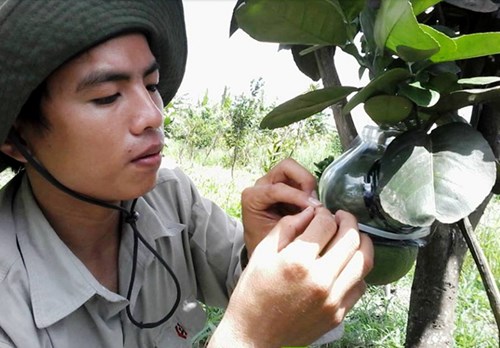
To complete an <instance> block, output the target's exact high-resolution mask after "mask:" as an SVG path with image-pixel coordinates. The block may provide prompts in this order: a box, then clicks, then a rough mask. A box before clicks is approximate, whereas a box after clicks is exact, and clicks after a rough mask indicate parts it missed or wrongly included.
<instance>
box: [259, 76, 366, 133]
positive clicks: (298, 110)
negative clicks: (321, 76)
mask: <svg viewBox="0 0 500 348" xmlns="http://www.w3.org/2000/svg"><path fill="white" fill-rule="evenodd" d="M357 90H358V88H356V87H337V86H336V87H329V88H323V89H318V90H315V91H312V92H308V93H305V94H302V95H300V96H298V97H295V98H293V99H291V100H289V101H287V102H285V103H283V104H281V105H278V106H277V107H276V108H274V109H273V110H272V111H271V112H270V113H269V114H267V115H266V116H265V117H264V118H263V119H262V122H261V123H260V127H261V128H269V129H274V128H279V127H284V126H288V125H289V124H292V123H294V122H297V121H300V120H303V119H305V118H307V117H309V116H312V115H314V114H316V113H318V112H321V111H323V110H324V109H325V108H327V107H328V106H330V105H333V104H335V103H338V102H339V101H341V100H343V99H344V98H346V97H347V96H348V95H349V94H351V93H352V92H354V91H357Z"/></svg>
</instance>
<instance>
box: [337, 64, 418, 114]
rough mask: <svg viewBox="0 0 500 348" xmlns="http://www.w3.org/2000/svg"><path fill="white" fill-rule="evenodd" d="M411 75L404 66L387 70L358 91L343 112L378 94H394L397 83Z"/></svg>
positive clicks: (347, 111)
mask: <svg viewBox="0 0 500 348" xmlns="http://www.w3.org/2000/svg"><path fill="white" fill-rule="evenodd" d="M410 76H411V73H410V72H409V71H408V70H406V69H403V68H395V69H391V70H387V71H386V72H384V73H383V74H381V75H380V76H378V77H377V78H375V79H373V80H371V81H370V82H369V83H368V84H367V85H366V86H365V87H364V88H363V89H361V90H360V91H359V92H358V93H356V94H355V95H354V96H353V97H352V98H351V100H349V101H348V102H347V104H346V105H345V106H344V108H343V110H342V113H343V114H344V115H347V114H348V113H350V112H351V110H352V109H354V108H355V107H356V106H357V105H359V104H361V103H364V102H365V101H366V100H367V99H368V98H370V97H372V96H374V95H377V94H394V93H395V92H396V90H397V85H398V84H399V83H400V82H402V81H404V80H406V79H407V78H409V77H410Z"/></svg>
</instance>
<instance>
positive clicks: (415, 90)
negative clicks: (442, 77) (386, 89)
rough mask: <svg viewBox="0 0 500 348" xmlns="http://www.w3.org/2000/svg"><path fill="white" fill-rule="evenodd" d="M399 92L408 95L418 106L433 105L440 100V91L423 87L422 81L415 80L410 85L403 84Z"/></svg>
mask: <svg viewBox="0 0 500 348" xmlns="http://www.w3.org/2000/svg"><path fill="white" fill-rule="evenodd" d="M398 94H400V95H402V96H405V97H407V98H408V99H410V100H411V101H413V102H414V103H415V104H417V105H418V106H423V107H431V106H433V105H434V104H436V103H437V102H438V100H439V97H440V95H439V93H438V92H436V91H433V90H432V89H426V88H422V87H421V86H420V83H418V82H415V83H412V84H408V85H406V84H405V85H402V86H401V87H400V88H399V92H398Z"/></svg>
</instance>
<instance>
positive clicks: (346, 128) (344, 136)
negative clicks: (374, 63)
mask: <svg viewBox="0 0 500 348" xmlns="http://www.w3.org/2000/svg"><path fill="white" fill-rule="evenodd" d="M334 54H335V47H323V48H320V49H319V50H316V51H315V55H316V62H317V63H318V69H319V72H320V75H321V80H322V81H323V86H325V87H333V86H341V85H342V84H341V82H340V79H339V75H338V74H337V69H336V68H335V63H334V60H333V56H334ZM346 103H347V100H346V99H344V100H343V101H341V102H339V103H337V104H335V105H332V107H331V109H332V112H333V118H334V120H335V126H336V127H337V132H338V133H339V138H340V143H341V145H342V148H343V149H347V148H348V147H349V145H350V144H351V142H352V141H353V140H354V138H355V137H356V136H357V135H358V132H357V131H356V127H355V126H354V122H353V121H352V117H351V115H350V114H348V115H342V108H343V107H344V105H345V104H346Z"/></svg>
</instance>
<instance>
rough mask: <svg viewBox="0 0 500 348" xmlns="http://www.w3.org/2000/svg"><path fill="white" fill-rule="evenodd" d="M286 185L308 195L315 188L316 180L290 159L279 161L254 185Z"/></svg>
mask: <svg viewBox="0 0 500 348" xmlns="http://www.w3.org/2000/svg"><path fill="white" fill-rule="evenodd" d="M278 182H283V183H286V184H288V185H290V186H293V187H296V188H298V189H300V190H302V191H304V192H306V193H308V194H312V193H313V192H314V189H315V188H316V179H315V178H314V176H312V175H311V173H309V171H307V169H305V168H304V167H302V166H301V165H300V164H298V163H297V162H296V161H294V160H293V159H291V158H287V159H285V160H283V161H281V162H280V163H279V164H278V165H276V167H274V168H272V169H271V170H270V171H269V172H268V173H267V174H266V175H265V176H263V177H262V178H260V179H259V180H257V181H256V183H255V184H256V185H267V184H276V183H278Z"/></svg>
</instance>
